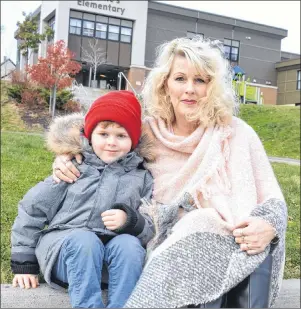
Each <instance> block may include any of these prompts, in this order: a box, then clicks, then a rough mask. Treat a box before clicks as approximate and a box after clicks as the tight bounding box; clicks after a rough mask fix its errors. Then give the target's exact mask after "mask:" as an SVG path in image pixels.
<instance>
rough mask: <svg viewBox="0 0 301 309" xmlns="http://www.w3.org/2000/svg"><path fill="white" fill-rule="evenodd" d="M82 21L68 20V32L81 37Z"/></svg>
mask: <svg viewBox="0 0 301 309" xmlns="http://www.w3.org/2000/svg"><path fill="white" fill-rule="evenodd" d="M81 29H82V21H81V20H80V19H75V18H70V29H69V32H70V33H72V34H78V35H81Z"/></svg>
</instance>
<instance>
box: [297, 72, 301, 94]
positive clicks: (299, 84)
mask: <svg viewBox="0 0 301 309" xmlns="http://www.w3.org/2000/svg"><path fill="white" fill-rule="evenodd" d="M300 89H301V71H300V70H299V71H298V72H297V90H300Z"/></svg>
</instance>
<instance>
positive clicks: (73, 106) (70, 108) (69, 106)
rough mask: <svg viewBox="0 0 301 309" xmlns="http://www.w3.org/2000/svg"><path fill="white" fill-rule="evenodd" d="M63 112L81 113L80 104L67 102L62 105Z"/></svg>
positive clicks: (71, 101)
mask: <svg viewBox="0 0 301 309" xmlns="http://www.w3.org/2000/svg"><path fill="white" fill-rule="evenodd" d="M63 110H65V111H66V112H69V113H78V112H80V111H81V107H80V103H79V102H77V101H74V100H69V101H68V102H67V103H66V104H64V105H63Z"/></svg>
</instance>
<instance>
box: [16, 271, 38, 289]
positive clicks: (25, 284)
mask: <svg viewBox="0 0 301 309" xmlns="http://www.w3.org/2000/svg"><path fill="white" fill-rule="evenodd" d="M18 285H19V286H20V288H21V289H24V288H25V289H30V288H31V287H32V288H34V289H35V288H36V287H38V286H39V285H40V284H39V278H38V276H37V275H31V274H16V275H15V277H14V279H13V286H14V287H17V286H18Z"/></svg>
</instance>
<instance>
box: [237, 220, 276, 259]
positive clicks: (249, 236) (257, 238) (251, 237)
mask: <svg viewBox="0 0 301 309" xmlns="http://www.w3.org/2000/svg"><path fill="white" fill-rule="evenodd" d="M233 236H235V241H236V242H237V243H238V244H240V248H241V250H243V251H247V253H248V254H250V255H253V254H258V253H260V252H263V251H264V250H265V248H266V247H267V246H268V245H269V244H270V242H271V241H272V239H273V238H274V237H275V236H276V231H275V229H274V227H273V226H272V225H270V224H269V223H267V222H266V221H264V220H263V219H260V218H255V217H249V218H248V219H246V220H242V221H241V222H239V223H238V224H237V225H236V226H235V227H234V229H233Z"/></svg>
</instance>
